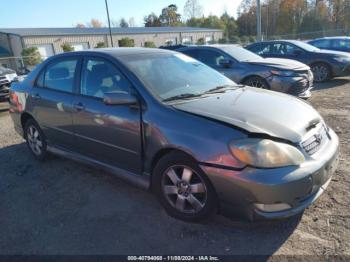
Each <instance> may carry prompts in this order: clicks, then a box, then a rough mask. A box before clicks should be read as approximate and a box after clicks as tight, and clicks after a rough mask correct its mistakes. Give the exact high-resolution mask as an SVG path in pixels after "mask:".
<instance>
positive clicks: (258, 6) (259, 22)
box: [256, 0, 262, 42]
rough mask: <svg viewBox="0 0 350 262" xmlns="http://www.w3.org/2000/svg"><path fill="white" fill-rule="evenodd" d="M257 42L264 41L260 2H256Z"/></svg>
mask: <svg viewBox="0 0 350 262" xmlns="http://www.w3.org/2000/svg"><path fill="white" fill-rule="evenodd" d="M256 40H257V41H258V42H261V41H262V38H261V4H260V0H256Z"/></svg>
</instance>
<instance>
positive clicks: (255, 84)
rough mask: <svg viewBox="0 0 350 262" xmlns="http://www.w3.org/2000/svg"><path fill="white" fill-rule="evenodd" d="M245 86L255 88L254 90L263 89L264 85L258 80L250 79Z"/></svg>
mask: <svg viewBox="0 0 350 262" xmlns="http://www.w3.org/2000/svg"><path fill="white" fill-rule="evenodd" d="M246 85H248V86H252V87H256V88H264V87H265V85H264V84H263V83H262V82H261V81H260V80H258V79H251V80H248V81H247V82H246Z"/></svg>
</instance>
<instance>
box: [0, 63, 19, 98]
mask: <svg viewBox="0 0 350 262" xmlns="http://www.w3.org/2000/svg"><path fill="white" fill-rule="evenodd" d="M16 78H17V74H16V71H14V70H12V69H8V68H5V67H1V66H0V102H1V101H4V100H6V99H7V98H8V94H9V88H10V85H11V83H12V82H13V81H14V80H16Z"/></svg>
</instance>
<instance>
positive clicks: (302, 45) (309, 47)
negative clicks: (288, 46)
mask: <svg viewBox="0 0 350 262" xmlns="http://www.w3.org/2000/svg"><path fill="white" fill-rule="evenodd" d="M291 43H293V44H295V45H296V46H298V47H300V48H302V49H304V50H306V51H308V52H314V51H319V50H320V49H319V48H317V47H314V46H312V45H310V44H307V43H304V42H301V41H292V42H291Z"/></svg>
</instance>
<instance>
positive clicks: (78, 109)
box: [73, 103, 85, 111]
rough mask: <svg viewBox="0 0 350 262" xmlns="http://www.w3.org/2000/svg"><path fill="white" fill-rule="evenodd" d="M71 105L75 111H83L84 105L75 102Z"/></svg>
mask: <svg viewBox="0 0 350 262" xmlns="http://www.w3.org/2000/svg"><path fill="white" fill-rule="evenodd" d="M73 107H74V109H75V110H77V111H83V110H84V109H85V106H84V105H83V104H82V103H76V104H74V105H73Z"/></svg>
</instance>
